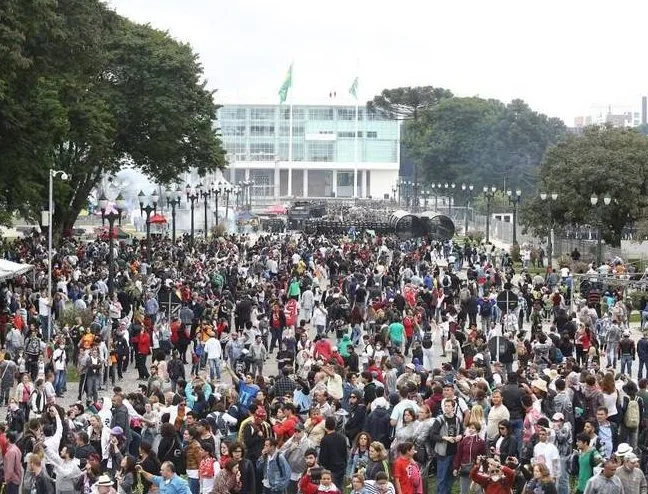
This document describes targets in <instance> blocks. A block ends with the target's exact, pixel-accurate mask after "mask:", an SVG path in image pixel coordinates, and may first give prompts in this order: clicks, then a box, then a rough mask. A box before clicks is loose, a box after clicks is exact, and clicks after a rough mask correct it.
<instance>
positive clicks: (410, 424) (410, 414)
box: [390, 408, 418, 458]
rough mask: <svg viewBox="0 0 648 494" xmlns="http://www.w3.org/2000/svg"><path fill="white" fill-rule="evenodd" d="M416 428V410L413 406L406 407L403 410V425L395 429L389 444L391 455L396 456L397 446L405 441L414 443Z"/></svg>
mask: <svg viewBox="0 0 648 494" xmlns="http://www.w3.org/2000/svg"><path fill="white" fill-rule="evenodd" d="M417 429H418V420H417V417H416V412H414V409H413V408H406V409H405V410H404V411H403V426H402V427H401V428H399V429H397V430H396V436H395V437H394V441H393V442H392V445H391V448H390V450H391V452H392V456H393V457H394V458H396V456H397V455H396V452H397V451H398V446H399V445H400V444H403V443H405V442H411V443H414V440H415V439H416V431H417Z"/></svg>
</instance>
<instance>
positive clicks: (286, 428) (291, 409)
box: [272, 403, 300, 444]
mask: <svg viewBox="0 0 648 494" xmlns="http://www.w3.org/2000/svg"><path fill="white" fill-rule="evenodd" d="M279 410H280V412H281V413H279V411H278V412H277V417H278V418H279V416H280V415H281V414H283V418H281V419H280V420H279V421H277V422H275V424H274V425H273V426H272V430H273V431H274V433H275V436H276V437H277V441H278V442H279V444H283V443H284V442H285V441H287V440H288V439H290V438H291V437H292V435H293V434H294V433H295V427H297V424H299V423H300V422H299V419H298V418H297V416H296V415H295V405H293V404H292V403H286V404H285V405H284V406H283V407H281V408H280V409H279Z"/></svg>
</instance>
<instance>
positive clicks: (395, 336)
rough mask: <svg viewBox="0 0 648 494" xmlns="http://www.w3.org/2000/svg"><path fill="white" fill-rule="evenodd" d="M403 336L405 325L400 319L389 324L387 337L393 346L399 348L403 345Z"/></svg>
mask: <svg viewBox="0 0 648 494" xmlns="http://www.w3.org/2000/svg"><path fill="white" fill-rule="evenodd" d="M404 336H405V326H403V323H401V322H400V320H396V321H394V322H392V323H391V324H390V325H389V339H390V340H391V342H392V345H393V346H395V347H396V348H401V347H402V346H403V339H404Z"/></svg>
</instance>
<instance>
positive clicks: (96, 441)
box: [87, 415, 110, 461]
mask: <svg viewBox="0 0 648 494" xmlns="http://www.w3.org/2000/svg"><path fill="white" fill-rule="evenodd" d="M88 423H89V425H88V431H87V432H88V438H89V439H90V445H91V446H92V447H93V448H94V450H95V451H96V452H97V454H98V455H99V456H100V457H101V459H102V460H105V461H108V458H109V457H110V429H109V428H108V427H107V426H105V425H104V424H103V423H102V422H101V418H100V417H99V416H98V415H91V416H90V418H89V419H88Z"/></svg>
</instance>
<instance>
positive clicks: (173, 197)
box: [166, 185, 182, 243]
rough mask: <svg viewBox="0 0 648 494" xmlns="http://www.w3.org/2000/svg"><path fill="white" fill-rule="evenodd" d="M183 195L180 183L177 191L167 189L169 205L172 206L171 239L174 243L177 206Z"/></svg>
mask: <svg viewBox="0 0 648 494" xmlns="http://www.w3.org/2000/svg"><path fill="white" fill-rule="evenodd" d="M181 195H182V189H180V186H179V185H178V188H177V189H176V190H175V191H172V190H171V189H167V190H166V200H167V207H169V208H171V239H172V240H173V243H175V240H176V207H178V206H179V205H180V196H181Z"/></svg>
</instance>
